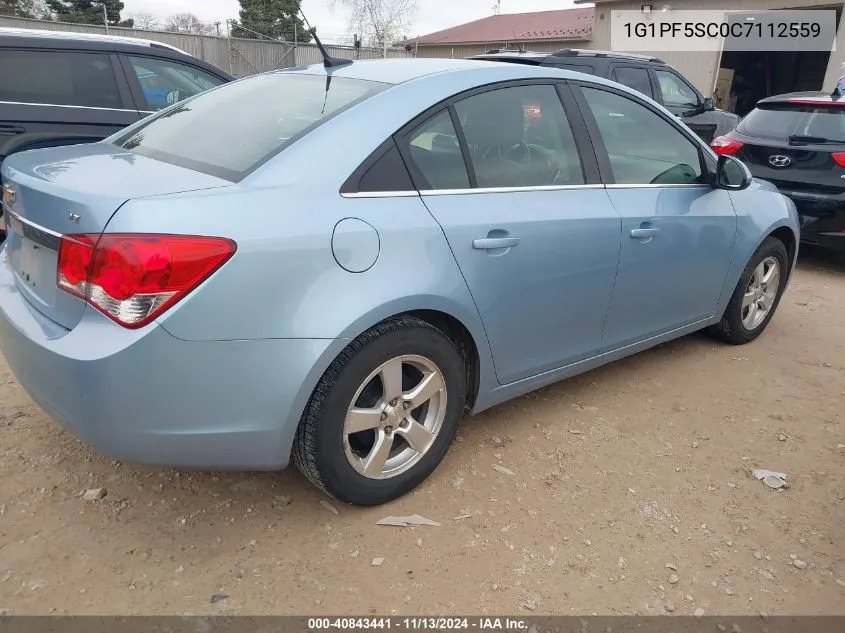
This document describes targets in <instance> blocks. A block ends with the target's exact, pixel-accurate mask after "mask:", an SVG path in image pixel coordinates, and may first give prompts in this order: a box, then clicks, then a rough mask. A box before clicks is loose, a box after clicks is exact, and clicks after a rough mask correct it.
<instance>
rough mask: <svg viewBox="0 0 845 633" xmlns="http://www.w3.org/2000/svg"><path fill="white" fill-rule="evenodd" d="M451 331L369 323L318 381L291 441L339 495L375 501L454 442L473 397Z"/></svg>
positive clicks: (300, 459) (303, 462) (422, 472)
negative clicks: (369, 327) (449, 334)
mask: <svg viewBox="0 0 845 633" xmlns="http://www.w3.org/2000/svg"><path fill="white" fill-rule="evenodd" d="M465 376H466V371H465V368H464V362H463V359H462V358H461V355H460V354H459V353H458V351H457V350H456V349H455V346H454V345H453V344H452V342H451V341H450V340H449V338H448V337H447V336H446V335H445V334H444V333H443V332H441V331H440V330H439V329H437V328H435V327H434V326H432V325H431V324H429V323H427V322H425V321H422V320H420V319H416V318H413V317H401V318H396V319H392V320H390V321H386V322H384V323H381V324H379V325H377V326H375V327H374V328H372V329H370V330H368V331H367V332H365V333H364V334H362V335H361V336H359V337H358V338H356V339H355V340H354V341H353V342H352V343H350V345H349V346H348V347H347V348H346V349H345V350H344V351H343V352H342V353H341V354H340V356H339V357H338V358H337V359H335V361H334V362H333V363H332V365H331V366H330V367H329V369H328V370H327V371H326V373H325V374H324V375H323V377H322V379H321V380H320V382H319V384H318V385H317V388H316V389H315V390H314V394H313V395H312V397H311V401H310V402H309V405H308V408H307V409H306V411H305V414H304V416H303V419H302V421H301V422H300V425H299V428H298V429H297V434H296V439H295V442H294V450H293V458H294V462H295V463H296V465H297V467H298V468H299V469H300V470H301V471H302V472H303V474H305V476H306V477H307V478H308V479H309V480H310V481H311V482H312V483H313V484H315V485H316V486H317V487H318V488H320V489H321V490H323V491H324V492H326V493H328V494H330V495H332V496H333V497H336V498H337V499H339V500H340V501H344V502H346V503H352V504H355V505H378V504H381V503H386V502H387V501H391V500H392V499H395V498H397V497H399V496H401V495H403V494H405V493H406V492H408V491H410V490H411V489H413V488H415V487H416V486H418V485H419V484H420V483H421V482H422V481H423V480H425V479H426V477H428V475H429V474H431V472H432V471H433V470H434V469H435V468H436V467H437V465H438V464H439V463H440V461H441V460H442V459H443V457H444V456H445V454H446V451H447V450H448V449H449V445H450V444H451V441H452V439H453V438H454V436H455V432H456V431H457V426H458V422H459V421H460V418H461V415H462V413H463V410H464V405H465V403H466V378H465Z"/></svg>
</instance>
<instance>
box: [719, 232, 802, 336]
mask: <svg viewBox="0 0 845 633" xmlns="http://www.w3.org/2000/svg"><path fill="white" fill-rule="evenodd" d="M788 277H789V256H788V254H787V252H786V247H785V246H784V244H783V242H781V241H780V240H779V239H777V238H774V237H768V238H766V239H765V240H764V241H763V243H762V244H761V245H760V247H759V248H758V249H757V251H756V252H755V253H754V255H753V256H752V257H751V259H750V260H749V262H748V265H747V266H746V267H745V270H744V271H743V273H742V276H741V277H740V279H739V283H738V284H737V286H736V289H735V290H734V294H733V296H732V297H731V300H730V303H728V307H727V308H726V309H725V313H724V315H723V316H722V320H721V321H720V322H719V323H718V324H717V325H714V326H713V327H711V328H710V333H711V334H712V335H714V336H715V337H716V338H718V339H720V340H723V341H725V342H727V343H731V344H733V345H743V344H745V343H750V342H751V341H753V340H754V339H755V338H757V337H758V336H760V334H762V333H763V330H765V329H766V327H767V326H768V325H769V322H770V321H771V320H772V317H773V316H774V315H775V311H776V310H777V308H778V305H779V304H780V299H781V295H782V293H783V289H784V288H785V287H786V281H787V279H788Z"/></svg>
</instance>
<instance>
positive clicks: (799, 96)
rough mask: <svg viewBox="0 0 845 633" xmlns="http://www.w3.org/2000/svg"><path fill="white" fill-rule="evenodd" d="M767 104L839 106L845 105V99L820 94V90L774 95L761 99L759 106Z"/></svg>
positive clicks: (829, 94) (823, 93)
mask: <svg viewBox="0 0 845 633" xmlns="http://www.w3.org/2000/svg"><path fill="white" fill-rule="evenodd" d="M767 103H804V104H809V105H812V104H814V103H819V104H826V103H827V104H830V103H838V105H845V99H842V100H840V98H839V97H834V96H833V95H832V94H831V93H829V92H820V91H818V90H815V91H808V92H787V93H785V94H782V95H773V96H771V97H766V98H765V99H760V101H758V102H757V105H765V104H767Z"/></svg>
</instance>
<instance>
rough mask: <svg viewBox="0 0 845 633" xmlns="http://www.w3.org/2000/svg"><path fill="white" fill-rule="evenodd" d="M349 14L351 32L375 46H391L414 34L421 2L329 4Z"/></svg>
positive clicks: (345, 0)
mask: <svg viewBox="0 0 845 633" xmlns="http://www.w3.org/2000/svg"><path fill="white" fill-rule="evenodd" d="M338 5H340V6H342V7H344V8H345V9H346V10H347V11H349V28H350V30H351V31H352V32H354V33H358V34H359V35H360V36H361V39H362V40H363V41H364V42H365V43H367V44H369V45H371V46H379V47H381V46H384V45H385V43H386V44H387V45H391V44H393V43H394V42H396V41H397V40H398V39H399V38H401V37H402V36H403V35H405V34H406V33H408V32H409V31H410V28H411V25H412V24H413V21H414V18H415V17H416V13H417V7H418V0H329V7H330V8H332V9H334V8H336V7H337V6H338Z"/></svg>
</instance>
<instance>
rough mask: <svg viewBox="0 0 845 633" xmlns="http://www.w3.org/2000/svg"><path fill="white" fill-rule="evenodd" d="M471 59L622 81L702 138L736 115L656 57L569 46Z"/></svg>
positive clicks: (721, 130) (728, 126)
mask: <svg viewBox="0 0 845 633" xmlns="http://www.w3.org/2000/svg"><path fill="white" fill-rule="evenodd" d="M472 59H483V60H488V61H498V62H511V63H515V64H529V65H532V66H551V67H553V68H563V69H566V70H574V71H576V72H580V73H586V74H588V75H597V76H599V77H603V78H605V79H610V80H611V81H615V82H618V83H620V84H624V85H626V86H628V87H629V88H633V89H634V90H637V91H639V92H641V93H643V94H644V95H646V96H647V97H650V98H652V99H654V100H655V101H657V102H658V103H660V104H662V105H663V106H664V107H665V108H666V109H667V110H669V111H670V112H672V114H674V115H675V116H677V117H678V118H679V119H681V120H682V121H683V122H684V124H685V125H687V126H688V127H689V128H690V129H691V130H692V131H693V132H695V133H696V134H698V136H700V137H701V138H702V139H704V141H705V142H707V143H710V142H711V141H712V140H713V139H714V138H715V137H717V136H721V135H723V134H727V133H728V132H730V131H731V130H732V129H734V127H736V124H737V123H738V122H739V117H738V116H737V115H735V114H732V113H730V112H725V111H724V110H717V109H716V107H715V105H714V103H713V99H710V98H705V97H703V96H702V95H701V93H700V92H699V91H698V90H696V89H695V87H694V86H693V85H692V84H691V83H690V82H689V81H687V80H686V79H685V78H684V76H683V75H682V74H681V73H679V72H678V71H677V70H675V69H674V68H672V67H671V66H669V65H667V64H666V63H665V62H663V61H662V60H660V59H657V58H656V57H646V56H644V55H633V54H629V53H614V52H610V51H593V50H582V49H575V48H568V49H564V50H561V51H558V52H556V53H534V52H530V51H524V50H516V51H513V50H492V51H488V52H487V53H485V54H483V55H477V56H475V57H473V58H472Z"/></svg>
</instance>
